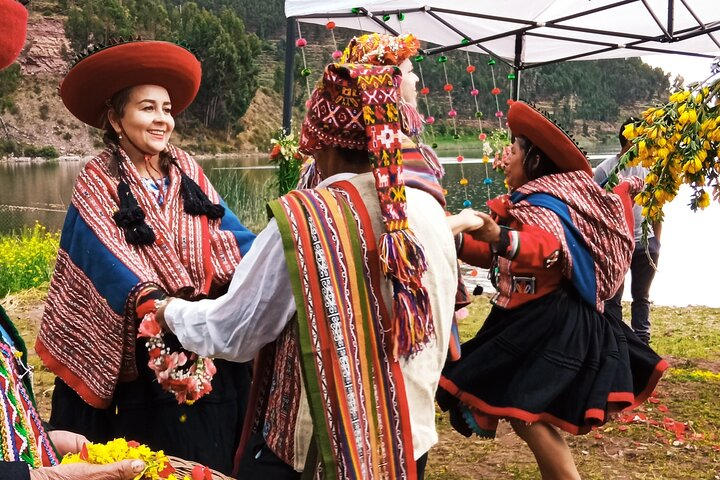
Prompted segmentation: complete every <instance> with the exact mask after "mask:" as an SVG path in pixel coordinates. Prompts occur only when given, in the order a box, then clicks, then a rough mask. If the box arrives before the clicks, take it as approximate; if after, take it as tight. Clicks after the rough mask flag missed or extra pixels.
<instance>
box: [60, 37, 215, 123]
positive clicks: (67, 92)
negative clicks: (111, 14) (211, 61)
mask: <svg viewBox="0 0 720 480" xmlns="http://www.w3.org/2000/svg"><path fill="white" fill-rule="evenodd" d="M201 76H202V69H201V67H200V62H199V61H198V59H197V58H195V55H193V54H192V52H190V51H189V50H187V49H186V48H183V47H181V46H180V45H177V44H174V43H170V42H161V41H154V40H136V41H130V42H124V43H118V44H115V45H111V46H109V47H105V48H101V49H99V50H97V51H94V52H93V53H91V54H89V55H88V56H86V57H84V58H82V59H81V60H80V61H79V62H77V63H76V64H75V65H73V67H72V68H71V69H70V71H69V72H68V73H67V75H66V76H65V78H64V79H63V81H62V83H61V84H60V97H61V98H62V101H63V103H64V104H65V106H66V107H67V109H68V110H70V113H72V114H73V115H75V117H77V118H78V120H81V121H83V122H85V123H87V124H88V125H90V126H93V127H96V128H103V125H104V123H105V114H106V112H107V109H108V105H109V101H110V99H111V98H112V97H113V95H115V94H116V93H118V92H120V91H122V90H124V89H126V88H129V87H134V86H137V85H159V86H161V87H163V88H165V89H166V90H167V91H168V94H169V95H170V101H171V102H172V109H171V112H172V114H173V115H178V114H179V113H180V112H182V111H183V110H185V109H186V108H187V107H188V106H189V105H190V104H191V103H192V101H193V100H194V99H195V95H197V92H198V89H199V88H200V79H201Z"/></svg>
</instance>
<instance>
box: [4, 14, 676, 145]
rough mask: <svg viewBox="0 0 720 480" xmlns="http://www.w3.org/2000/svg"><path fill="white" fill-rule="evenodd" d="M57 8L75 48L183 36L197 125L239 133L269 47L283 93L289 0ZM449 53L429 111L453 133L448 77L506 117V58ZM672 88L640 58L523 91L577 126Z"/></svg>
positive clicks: (429, 77) (457, 97) (428, 65)
mask: <svg viewBox="0 0 720 480" xmlns="http://www.w3.org/2000/svg"><path fill="white" fill-rule="evenodd" d="M57 11H58V12H60V13H61V14H64V15H67V20H66V33H67V36H68V38H69V40H70V44H71V48H72V50H73V52H72V53H73V54H75V55H77V54H79V53H81V52H82V51H83V50H84V49H86V48H87V47H88V46H90V45H97V44H105V43H107V42H108V41H109V40H110V39H118V38H121V37H122V38H130V37H136V36H138V35H139V36H141V37H142V38H145V39H158V40H168V41H173V42H179V43H181V44H183V45H186V46H187V47H189V48H190V49H191V50H192V51H193V52H195V53H196V54H197V55H198V57H199V59H200V60H201V62H202V65H203V78H202V85H201V89H200V92H199V94H198V97H197V99H196V100H195V102H194V103H193V105H192V106H191V107H190V109H189V110H188V114H186V115H184V119H185V120H184V121H186V122H188V123H195V124H198V125H204V126H206V127H208V128H211V129H214V130H218V131H223V132H227V133H228V134H230V133H235V131H236V130H237V128H238V127H237V125H238V122H237V120H238V119H239V118H240V117H241V116H242V115H243V114H244V113H245V112H246V110H247V108H248V106H249V105H250V102H251V100H252V98H253V96H254V95H255V91H256V90H257V88H258V75H259V73H260V72H259V71H260V67H259V65H258V58H259V55H260V54H261V51H266V52H267V51H270V52H271V53H274V55H271V58H272V61H273V62H275V65H274V67H273V66H271V67H270V68H274V72H273V74H274V85H273V88H274V89H275V90H277V91H278V92H281V91H282V82H283V73H282V71H283V67H284V65H283V57H284V51H285V48H286V43H285V40H284V38H283V37H284V33H285V17H284V13H283V12H284V2H283V0H265V1H262V2H258V1H257V0H195V1H194V2H184V1H181V0H58V7H57ZM353 33H357V32H350V31H347V30H341V29H338V31H337V32H336V37H337V41H338V45H337V46H338V47H339V48H342V46H343V45H345V44H346V42H347V40H349V38H350V37H351V35H352V34H353ZM303 36H305V37H306V38H307V40H308V43H309V44H315V45H317V44H321V45H322V48H323V49H326V50H327V52H324V53H323V54H322V55H315V57H313V56H312V55H307V61H308V67H311V68H312V71H313V73H312V76H310V77H308V78H309V79H310V85H311V86H312V84H313V82H314V81H315V79H316V78H317V77H318V76H319V75H320V72H321V71H322V68H323V66H324V64H325V63H327V62H328V61H330V56H329V54H330V53H331V52H332V50H333V49H334V48H335V46H334V45H332V44H331V42H330V41H329V38H330V36H329V33H328V31H327V30H326V29H325V27H324V26H323V25H318V26H309V25H303ZM325 47H326V48H325ZM316 51H317V50H316ZM306 53H310V52H309V51H308V52H306ZM325 53H327V54H325ZM445 55H446V57H447V61H446V62H445V63H439V62H438V58H439V57H438V56H437V55H434V56H428V57H427V58H425V59H424V60H423V61H422V62H416V66H415V70H416V72H417V73H419V74H421V76H422V79H423V82H424V84H425V85H426V86H428V87H429V88H430V90H431V94H430V95H429V96H428V103H429V109H428V108H426V104H425V102H424V100H423V98H422V95H420V110H421V112H422V113H424V114H428V115H432V116H434V117H435V118H436V119H437V120H439V122H438V124H439V125H438V126H439V128H440V129H442V128H443V126H442V124H443V123H444V124H445V129H446V130H447V129H448V128H449V127H447V125H448V124H449V122H443V120H447V119H448V114H447V112H448V111H449V109H450V107H449V100H448V95H447V93H446V92H445V91H444V90H443V87H444V85H445V84H446V83H447V82H446V75H447V79H448V81H449V83H451V84H453V100H454V101H453V108H454V109H455V110H456V111H457V115H458V117H457V118H458V119H461V118H462V119H471V118H475V110H476V105H475V101H474V100H477V102H478V108H479V110H480V111H481V112H483V116H484V119H483V120H484V122H491V124H493V123H494V122H496V120H495V118H494V117H495V112H496V111H497V110H498V109H499V110H502V111H505V112H506V111H507V107H506V106H505V101H506V100H507V98H508V96H509V91H510V81H509V80H508V78H507V76H508V74H509V73H510V69H509V67H507V66H506V65H504V64H503V63H502V62H500V61H497V63H496V64H495V65H494V66H493V67H492V68H491V67H490V66H489V65H488V61H489V60H490V59H489V57H487V56H483V55H479V54H470V55H468V54H467V53H466V52H464V51H454V52H449V53H446V54H445ZM468 63H470V64H472V65H473V66H475V71H474V73H473V74H472V76H473V78H472V80H471V78H470V75H469V74H468V72H467V71H466V67H467V66H468ZM303 67H304V65H303V63H302V61H301V56H300V54H299V53H298V54H297V56H296V62H295V92H296V102H295V105H296V106H297V107H298V108H300V109H302V108H303V106H304V100H305V97H306V96H307V92H306V90H307V89H306V88H305V79H304V78H302V77H301V75H300V71H301V70H302V68H303ZM15 73H17V72H15ZM15 73H13V71H12V70H10V71H8V72H6V73H5V75H8V76H13V78H10V79H8V80H9V82H3V83H5V84H6V86H4V88H2V89H0V111H2V109H3V105H4V104H3V98H7V95H8V93H7V92H4V90H8V89H10V87H12V85H15V84H16V81H15V80H16V79H15V76H16V75H15ZM493 76H494V79H493ZM473 82H474V84H473ZM473 86H474V88H476V89H477V90H478V91H479V94H478V95H477V96H476V97H475V98H474V99H473V98H472V97H471V96H470V94H469V92H470V91H471V90H472V89H473ZM420 87H421V85H420V86H418V89H419V88H420ZM495 87H497V88H499V89H500V93H498V94H497V95H496V96H495V95H493V94H492V91H493V89H494V88H495ZM669 88H670V83H669V79H668V75H667V74H665V73H664V72H663V71H662V70H661V69H659V68H652V67H650V66H649V65H647V64H645V63H643V62H642V61H641V60H640V59H638V58H634V59H618V60H597V61H582V62H566V63H562V64H557V65H547V66H543V67H539V68H532V69H529V70H525V71H523V72H522V75H521V98H524V99H529V100H533V101H536V102H538V103H541V104H542V105H544V106H547V108H548V109H549V110H550V111H551V113H552V115H553V116H554V117H555V118H556V119H557V120H559V121H560V122H562V123H563V124H564V125H566V126H568V127H572V125H573V123H574V122H575V121H576V120H578V119H586V120H602V121H610V122H616V121H617V120H618V119H619V118H618V116H619V114H620V111H621V109H622V108H623V107H627V106H629V105H633V104H636V103H638V102H639V103H641V104H650V103H654V102H655V101H656V100H657V99H660V98H662V97H663V96H665V94H666V93H667V91H668V89H669ZM3 95H4V97H3ZM228 136H229V135H228Z"/></svg>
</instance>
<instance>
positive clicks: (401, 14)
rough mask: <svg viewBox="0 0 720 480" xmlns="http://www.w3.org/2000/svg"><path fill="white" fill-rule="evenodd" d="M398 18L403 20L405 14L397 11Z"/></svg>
mask: <svg viewBox="0 0 720 480" xmlns="http://www.w3.org/2000/svg"><path fill="white" fill-rule="evenodd" d="M398 20H400V21H401V22H402V21H403V20H405V14H404V13H402V12H400V13H398Z"/></svg>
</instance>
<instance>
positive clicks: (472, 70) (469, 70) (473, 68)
mask: <svg viewBox="0 0 720 480" xmlns="http://www.w3.org/2000/svg"><path fill="white" fill-rule="evenodd" d="M465 71H466V72H468V73H473V72H474V71H475V67H474V66H472V65H468V66H467V67H465Z"/></svg>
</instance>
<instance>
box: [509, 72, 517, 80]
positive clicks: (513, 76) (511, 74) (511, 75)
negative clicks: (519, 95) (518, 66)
mask: <svg viewBox="0 0 720 480" xmlns="http://www.w3.org/2000/svg"><path fill="white" fill-rule="evenodd" d="M516 78H517V77H516V76H515V74H514V73H508V80H515V79H516Z"/></svg>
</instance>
